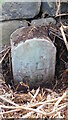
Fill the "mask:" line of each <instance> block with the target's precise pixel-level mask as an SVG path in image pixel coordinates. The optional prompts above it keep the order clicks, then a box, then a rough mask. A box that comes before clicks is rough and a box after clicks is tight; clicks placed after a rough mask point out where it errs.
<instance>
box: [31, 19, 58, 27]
mask: <svg viewBox="0 0 68 120" xmlns="http://www.w3.org/2000/svg"><path fill="white" fill-rule="evenodd" d="M49 24H56V20H55V19H54V18H51V17H50V18H41V19H37V20H32V22H31V25H34V26H43V25H44V26H47V25H49Z"/></svg>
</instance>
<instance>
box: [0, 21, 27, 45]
mask: <svg viewBox="0 0 68 120" xmlns="http://www.w3.org/2000/svg"><path fill="white" fill-rule="evenodd" d="M27 26H28V23H27V21H24V20H20V21H18V20H13V21H4V22H0V29H1V31H2V33H1V32H0V36H1V38H0V39H1V40H0V46H1V45H2V46H3V45H5V44H6V45H8V44H9V43H10V35H11V34H12V33H13V32H14V31H15V30H16V29H18V28H20V27H27Z"/></svg>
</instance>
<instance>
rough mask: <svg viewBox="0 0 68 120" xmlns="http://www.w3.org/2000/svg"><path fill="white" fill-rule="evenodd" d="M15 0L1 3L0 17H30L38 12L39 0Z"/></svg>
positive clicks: (4, 18) (7, 18) (6, 18)
mask: <svg viewBox="0 0 68 120" xmlns="http://www.w3.org/2000/svg"><path fill="white" fill-rule="evenodd" d="M16 1H17V0H16ZM16 1H15V2H5V3H3V4H2V17H1V18H0V19H3V20H9V19H30V18H34V17H35V16H36V15H38V14H39V12H40V6H41V0H37V2H25V1H24V0H21V2H18V1H17V2H16ZM0 16H1V15H0Z"/></svg>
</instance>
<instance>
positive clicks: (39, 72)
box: [10, 28, 56, 87]
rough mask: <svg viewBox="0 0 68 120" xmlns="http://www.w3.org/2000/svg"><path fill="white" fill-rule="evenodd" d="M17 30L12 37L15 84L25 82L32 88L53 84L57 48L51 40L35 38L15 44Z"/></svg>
mask: <svg viewBox="0 0 68 120" xmlns="http://www.w3.org/2000/svg"><path fill="white" fill-rule="evenodd" d="M20 30H22V28H21V29H18V30H16V31H15V32H14V33H13V34H12V35H11V37H10V38H11V39H10V40H11V56H12V69H13V77H14V82H15V84H16V83H18V82H20V81H23V82H25V83H28V84H29V86H30V87H36V86H39V85H40V84H42V83H43V84H46V83H47V82H51V80H52V79H53V77H54V73H55V62H56V48H55V46H54V45H53V43H52V42H51V40H50V39H49V38H48V37H46V39H44V38H42V39H41V38H33V39H29V40H28V39H27V40H25V41H23V40H22V41H20V42H18V43H17V44H14V40H17V39H16V38H15V36H16V33H17V35H18V33H20Z"/></svg>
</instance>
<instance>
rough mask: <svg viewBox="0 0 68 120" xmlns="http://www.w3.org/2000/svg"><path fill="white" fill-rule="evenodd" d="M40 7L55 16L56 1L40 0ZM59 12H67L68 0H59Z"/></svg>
mask: <svg viewBox="0 0 68 120" xmlns="http://www.w3.org/2000/svg"><path fill="white" fill-rule="evenodd" d="M41 9H42V12H43V13H44V12H45V13H47V14H48V15H50V16H55V15H56V11H57V5H56V2H52V1H49V0H42V7H41ZM60 12H61V13H67V12H68V0H64V1H63V2H61V6H60Z"/></svg>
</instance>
